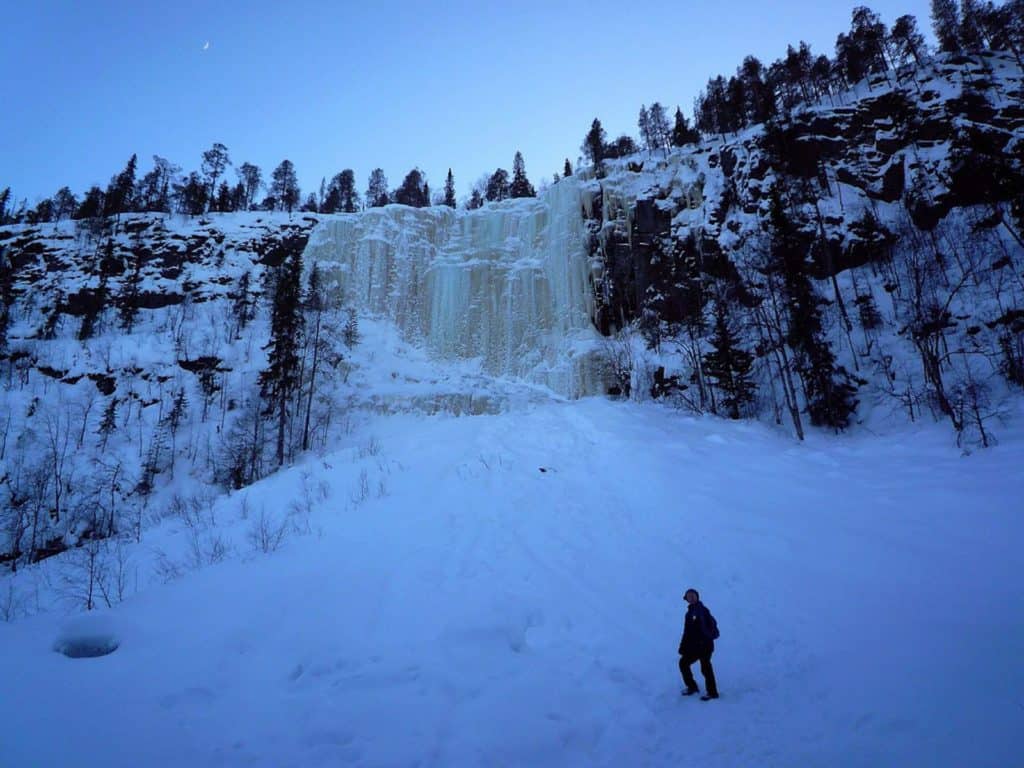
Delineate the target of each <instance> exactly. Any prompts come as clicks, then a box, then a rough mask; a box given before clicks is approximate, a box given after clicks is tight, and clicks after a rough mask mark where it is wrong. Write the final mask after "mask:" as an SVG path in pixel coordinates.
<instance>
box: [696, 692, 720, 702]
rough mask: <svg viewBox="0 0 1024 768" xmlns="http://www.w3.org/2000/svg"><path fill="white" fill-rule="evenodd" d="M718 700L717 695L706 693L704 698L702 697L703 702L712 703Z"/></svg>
mask: <svg viewBox="0 0 1024 768" xmlns="http://www.w3.org/2000/svg"><path fill="white" fill-rule="evenodd" d="M717 698H718V694H717V693H705V694H704V695H703V696H701V697H700V700H701V701H711V700H712V699H717Z"/></svg>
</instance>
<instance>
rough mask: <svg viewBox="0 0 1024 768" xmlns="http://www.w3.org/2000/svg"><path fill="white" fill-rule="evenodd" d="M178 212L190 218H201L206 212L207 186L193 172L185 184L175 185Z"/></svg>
mask: <svg viewBox="0 0 1024 768" xmlns="http://www.w3.org/2000/svg"><path fill="white" fill-rule="evenodd" d="M175 196H176V197H177V198H178V210H179V211H180V212H181V213H185V214H188V215H189V216H201V215H202V214H203V213H205V211H206V184H205V183H203V180H202V179H201V178H199V174H198V173H196V172H195V171H192V173H190V174H189V175H188V178H187V179H186V180H185V182H184V183H183V184H177V185H175Z"/></svg>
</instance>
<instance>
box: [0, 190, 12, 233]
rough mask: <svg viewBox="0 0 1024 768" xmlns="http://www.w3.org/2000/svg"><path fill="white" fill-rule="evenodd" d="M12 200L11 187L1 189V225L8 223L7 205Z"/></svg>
mask: <svg viewBox="0 0 1024 768" xmlns="http://www.w3.org/2000/svg"><path fill="white" fill-rule="evenodd" d="M10 202H11V188H10V187H4V188H3V189H2V190H0V225H3V224H6V223H7V206H8V205H10Z"/></svg>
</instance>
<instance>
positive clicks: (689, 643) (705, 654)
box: [679, 588, 718, 701]
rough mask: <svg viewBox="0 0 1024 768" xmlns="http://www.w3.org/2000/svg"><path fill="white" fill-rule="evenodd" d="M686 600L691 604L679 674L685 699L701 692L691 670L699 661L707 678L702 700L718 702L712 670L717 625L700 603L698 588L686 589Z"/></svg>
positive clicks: (681, 648) (713, 671)
mask: <svg viewBox="0 0 1024 768" xmlns="http://www.w3.org/2000/svg"><path fill="white" fill-rule="evenodd" d="M683 599H684V600H685V601H686V602H687V603H688V604H689V607H688V608H687V609H686V623H685V624H684V625H683V637H682V639H681V640H680V641H679V671H680V673H682V675H683V683H684V684H685V685H686V688H685V689H684V690H683V696H692V695H693V694H695V693H700V689H699V688H698V687H697V681H696V680H694V679H693V671H692V670H691V669H690V667H691V666H692V665H693V662H695V661H699V662H700V673H701V674H702V675H703V676H704V695H703V696H701V697H700V698H701V701H710V700H711V699H717V698H718V685H717V684H716V683H715V670H714V669H712V668H711V654H712V653H714V652H715V640H716V639H717V638H718V623H717V622H716V621H715V617H714V616H712V615H711V611H709V610H708V609H707V607H706V606H705V605H704V603H702V602H701V601H700V594H699V593H698V592H697V590H696V589H693V588H690V589H688V590H686V594H684V595H683Z"/></svg>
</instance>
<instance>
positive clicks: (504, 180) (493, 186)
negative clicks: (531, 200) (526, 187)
mask: <svg viewBox="0 0 1024 768" xmlns="http://www.w3.org/2000/svg"><path fill="white" fill-rule="evenodd" d="M508 196H509V181H508V171H506V170H505V169H504V168H498V169H496V170H495V171H494V173H492V174H491V177H490V178H489V179H488V180H487V192H486V197H487V200H488V201H489V202H492V203H493V202H498V201H501V200H504V199H506V198H507V197H508Z"/></svg>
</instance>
